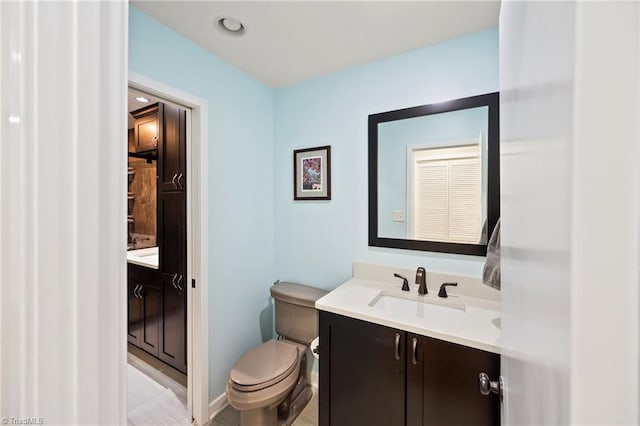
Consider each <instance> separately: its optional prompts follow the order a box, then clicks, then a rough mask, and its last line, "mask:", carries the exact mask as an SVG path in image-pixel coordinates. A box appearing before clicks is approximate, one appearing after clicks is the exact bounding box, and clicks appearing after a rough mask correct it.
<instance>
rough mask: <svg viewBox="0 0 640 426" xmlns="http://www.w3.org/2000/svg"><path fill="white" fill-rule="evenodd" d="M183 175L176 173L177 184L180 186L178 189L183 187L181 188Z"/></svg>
mask: <svg viewBox="0 0 640 426" xmlns="http://www.w3.org/2000/svg"><path fill="white" fill-rule="evenodd" d="M183 177H184V176H183V175H182V173H180V174H179V175H178V186H180V189H183V188H184V186H183V185H182V178H183Z"/></svg>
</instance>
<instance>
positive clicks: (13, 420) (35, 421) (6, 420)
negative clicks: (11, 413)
mask: <svg viewBox="0 0 640 426" xmlns="http://www.w3.org/2000/svg"><path fill="white" fill-rule="evenodd" d="M2 424H3V425H43V424H44V417H3V418H2Z"/></svg>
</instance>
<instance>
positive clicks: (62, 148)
mask: <svg viewBox="0 0 640 426" xmlns="http://www.w3.org/2000/svg"><path fill="white" fill-rule="evenodd" d="M128 12H129V11H128V5H127V2H124V1H118V2H95V3H85V2H0V44H1V48H0V52H1V53H0V54H1V56H0V58H1V59H0V93H2V97H1V99H0V103H1V106H0V134H1V145H0V219H1V220H0V271H1V272H0V274H1V280H0V357H1V362H0V417H2V418H5V419H9V418H11V417H13V418H15V419H17V420H22V422H26V421H27V420H26V419H33V418H34V417H35V418H36V419H41V421H42V422H43V423H44V424H76V425H79V424H101V425H106V424H126V300H127V296H126V288H125V285H124V282H125V280H126V269H125V265H126V211H127V205H126V175H125V174H124V173H122V172H121V171H122V170H125V168H126V147H125V144H124V143H123V141H124V140H126V134H127V133H126V131H127V123H126V82H127V68H128V66H127V51H128V47H127V37H128Z"/></svg>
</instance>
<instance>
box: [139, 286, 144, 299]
mask: <svg viewBox="0 0 640 426" xmlns="http://www.w3.org/2000/svg"><path fill="white" fill-rule="evenodd" d="M138 297H139V298H140V299H142V298H143V297H144V295H143V294H142V284H140V286H139V287H138Z"/></svg>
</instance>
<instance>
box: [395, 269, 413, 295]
mask: <svg viewBox="0 0 640 426" xmlns="http://www.w3.org/2000/svg"><path fill="white" fill-rule="evenodd" d="M393 276H394V277H396V278H402V291H409V281H407V279H406V278H405V277H403V276H402V275H400V274H397V273H394V274H393Z"/></svg>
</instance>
